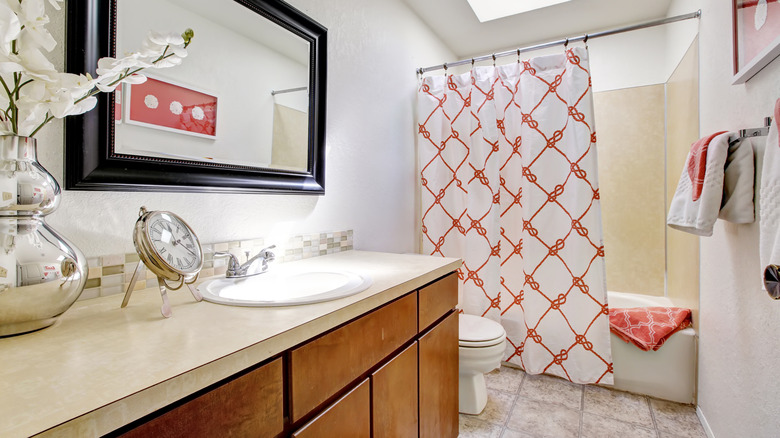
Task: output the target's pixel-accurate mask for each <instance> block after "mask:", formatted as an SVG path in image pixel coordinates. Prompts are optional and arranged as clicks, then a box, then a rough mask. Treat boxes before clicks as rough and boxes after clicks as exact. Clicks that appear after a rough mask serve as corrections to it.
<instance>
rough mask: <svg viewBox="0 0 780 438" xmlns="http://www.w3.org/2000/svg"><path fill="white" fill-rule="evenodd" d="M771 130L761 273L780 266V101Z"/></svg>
mask: <svg viewBox="0 0 780 438" xmlns="http://www.w3.org/2000/svg"><path fill="white" fill-rule="evenodd" d="M774 113H775V114H774V116H775V118H774V121H773V122H772V126H770V127H769V136H768V137H767V140H766V150H765V152H764V166H763V167H762V171H761V190H760V192H759V196H760V198H759V218H760V225H759V236H760V242H761V243H760V244H759V246H760V257H761V272H762V273H763V272H764V268H766V266H767V265H769V264H775V265H780V125H778V122H780V120H779V119H778V118H780V99H778V100H777V102H776V103H775V111H774Z"/></svg>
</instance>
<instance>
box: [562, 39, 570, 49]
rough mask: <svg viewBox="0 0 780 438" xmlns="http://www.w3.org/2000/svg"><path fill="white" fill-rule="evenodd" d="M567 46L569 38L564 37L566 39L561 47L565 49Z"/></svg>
mask: <svg viewBox="0 0 780 438" xmlns="http://www.w3.org/2000/svg"><path fill="white" fill-rule="evenodd" d="M568 47H569V39H568V38H566V41H565V42H564V43H563V48H564V49H566V48H568Z"/></svg>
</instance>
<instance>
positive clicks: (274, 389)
mask: <svg viewBox="0 0 780 438" xmlns="http://www.w3.org/2000/svg"><path fill="white" fill-rule="evenodd" d="M283 388H284V386H283V383H282V359H281V358H279V359H275V360H273V361H271V362H270V363H268V364H266V365H263V366H261V367H259V368H257V369H254V370H252V371H249V372H247V373H245V374H243V375H241V376H239V377H236V378H234V379H231V380H229V381H228V382H227V383H224V384H221V385H218V386H217V387H216V388H213V389H211V390H209V391H207V392H205V393H204V394H202V395H198V396H197V397H195V398H194V399H192V400H189V401H186V402H184V403H182V404H180V405H178V406H176V407H173V408H172V409H170V410H163V412H164V413H162V414H161V415H159V414H158V415H157V416H154V418H152V419H150V420H148V421H145V422H142V424H140V425H139V426H137V427H135V428H133V429H130V430H129V431H126V432H124V431H122V430H120V431H118V433H114V434H110V436H112V435H113V436H117V435H119V436H122V437H123V438H148V437H165V438H175V437H181V438H185V437H186V438H198V437H203V438H211V437H217V436H219V437H248V436H257V437H274V436H277V435H279V434H280V433H281V432H282V431H283V430H284V413H283V407H284V403H283Z"/></svg>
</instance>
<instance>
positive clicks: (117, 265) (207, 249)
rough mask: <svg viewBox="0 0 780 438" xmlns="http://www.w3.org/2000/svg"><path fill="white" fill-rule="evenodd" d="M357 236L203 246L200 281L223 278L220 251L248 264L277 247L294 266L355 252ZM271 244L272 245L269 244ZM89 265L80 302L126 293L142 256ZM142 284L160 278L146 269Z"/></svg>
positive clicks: (329, 235)
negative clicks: (345, 252) (269, 249)
mask: <svg viewBox="0 0 780 438" xmlns="http://www.w3.org/2000/svg"><path fill="white" fill-rule="evenodd" d="M353 236H354V233H353V231H352V230H347V231H336V232H332V233H320V234H303V235H298V236H293V237H290V238H289V239H288V240H287V241H286V242H287V243H286V244H282V243H276V242H281V241H282V240H280V239H274V240H273V242H272V241H271V239H269V238H266V239H264V238H258V239H250V240H240V241H231V242H220V243H208V244H202V245H201V247H202V248H203V269H202V270H201V273H200V278H207V277H212V276H215V275H223V274H225V271H226V270H227V259H226V258H216V259H215V258H214V253H215V252H217V251H228V252H231V253H233V254H234V255H236V257H238V259H239V261H241V262H243V261H245V260H246V258H247V256H246V253H247V252H249V257H252V256H253V255H255V254H257V253H258V251H260V250H261V249H263V248H265V247H266V246H268V244H271V243H274V244H276V248H275V249H274V252H275V253H276V261H274V262H272V264H271V268H270V269H273V264H274V263H283V262H291V261H295V260H303V259H308V258H311V257H317V256H322V255H326V254H333V253H337V252H342V251H349V250H351V249H353V248H354V238H353ZM266 242H268V244H266ZM87 262H88V263H89V276H88V279H87V283H86V286H85V289H84V292H83V293H82V294H81V297H80V298H79V299H80V300H86V299H90V298H97V297H99V296H100V297H104V296H108V295H115V294H121V293H124V292H125V291H126V290H127V286H128V284H129V283H130V280H131V278H132V276H133V272H134V271H135V268H136V266H137V265H138V263H139V258H138V253H136V252H132V253H125V254H109V255H104V256H101V257H92V258H89V259H87ZM139 275H140V277H139V278H140V279H141V281H137V282H136V285H135V289H133V290H141V289H146V288H150V287H151V288H155V287H157V277H156V276H155V275H154V274H153V273H152V272H151V271H149V270H148V269H146V267H145V266H143V267H142V268H141V272H140V274H139Z"/></svg>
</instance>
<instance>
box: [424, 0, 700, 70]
mask: <svg viewBox="0 0 780 438" xmlns="http://www.w3.org/2000/svg"><path fill="white" fill-rule="evenodd" d="M699 17H701V9H699V10H698V11H696V12H691V13H689V14H683V15H677V16H674V17H669V18H661V19H658V20H652V21H646V22H644V23H639V24H634V25H632V26H626V27H620V28H617V29H611V30H605V31H602V32H595V33H590V34H587V33H586V34H584V35H580V36H577V37H570V38H564V39H560V40H555V41H549V42H546V43H541V44H535V45H533V46H527V47H520V48H517V49H515V50H507V51H506V52H500V53H491V54H489V55H483V56H477V57H474V58H469V59H461V60H460V61H455V62H445V63H444V64H440V65H433V66H430V67H424V68H418V69H417V74H420V75H421V74H423V73H425V72H429V71H433V70H441V69H444V70H447V68H448V67H455V66H458V65H465V64H473V63H475V62H479V61H487V60H488V59H492V60H495V59H496V58H500V57H502V56H510V55H518V56H519V55H520V53H522V52H530V51H532V50H538V49H545V48H547V47H553V46H557V45H560V44H568V43H571V42H575V41H585V42H587V41H588V40H589V39H592V38H600V37H604V36H609V35H615V34H618V33H623V32H631V31H634V30H639V29H645V28H648V27H654V26H660V25H662V24H669V23H675V22H677V21H683V20H690V19H692V18H699Z"/></svg>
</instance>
